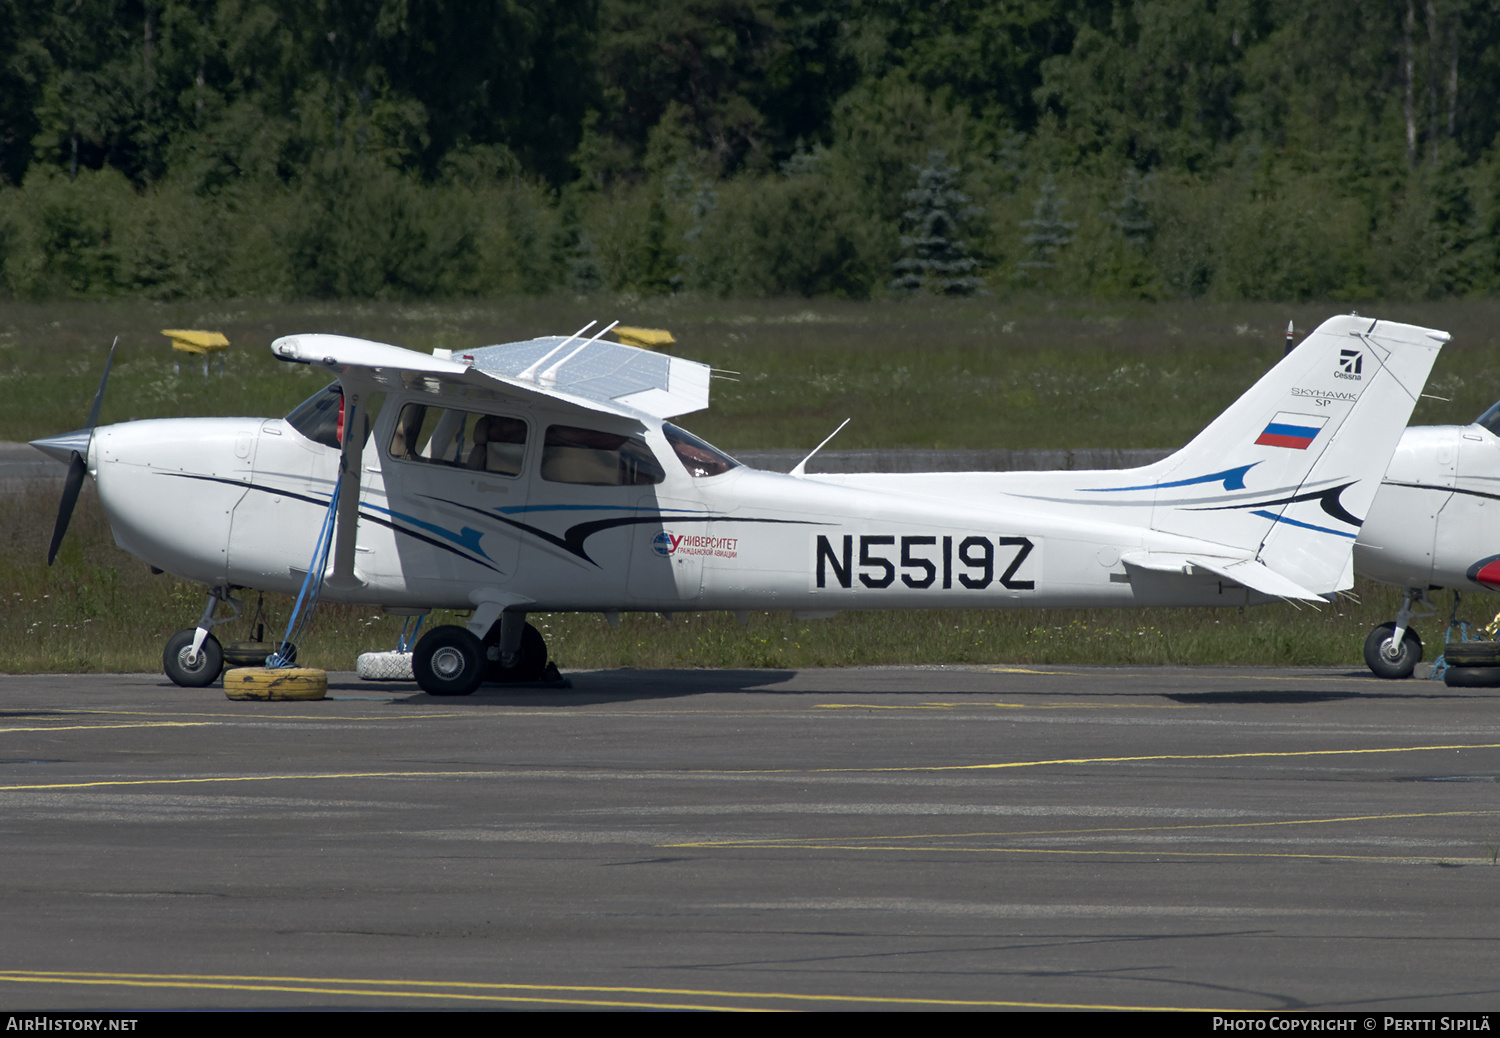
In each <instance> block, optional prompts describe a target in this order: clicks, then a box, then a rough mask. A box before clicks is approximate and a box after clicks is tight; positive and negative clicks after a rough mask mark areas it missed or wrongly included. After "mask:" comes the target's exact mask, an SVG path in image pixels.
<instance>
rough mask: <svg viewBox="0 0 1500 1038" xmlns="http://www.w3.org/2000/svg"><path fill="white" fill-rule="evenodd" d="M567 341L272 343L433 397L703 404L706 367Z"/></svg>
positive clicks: (319, 339) (604, 410) (678, 407)
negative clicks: (458, 350)
mask: <svg viewBox="0 0 1500 1038" xmlns="http://www.w3.org/2000/svg"><path fill="white" fill-rule="evenodd" d="M574 342H575V340H570V339H568V338H566V337H564V336H560V335H556V336H547V337H545V338H541V339H531V340H528V341H526V342H512V343H506V344H504V345H500V346H485V347H482V348H480V349H476V350H473V351H472V352H470V353H466V354H463V355H461V356H460V357H459V358H457V359H455V358H453V357H451V356H450V357H444V356H442V355H441V354H438V355H428V354H425V353H418V352H416V351H415V350H408V349H403V348H402V347H400V346H390V345H387V344H386V343H381V342H371V341H369V340H367V339H354V338H350V337H349V336H345V335H324V334H308V335H288V336H285V337H283V338H280V339H277V340H276V341H275V342H273V343H272V344H271V352H272V353H274V354H275V355H276V356H277V357H278V358H280V359H281V360H287V361H294V362H297V363H302V364H318V365H321V366H322V367H325V368H328V369H329V370H331V371H332V372H333V373H334V374H335V375H343V374H345V373H352V372H351V370H350V369H355V370H356V371H358V373H359V375H360V376H362V377H363V378H364V379H367V380H368V381H370V382H373V383H375V384H377V385H381V386H387V387H390V388H397V387H401V388H405V389H415V390H422V389H427V390H428V391H431V392H436V391H440V387H441V385H442V384H443V383H450V384H455V385H464V386H471V387H475V388H478V389H483V390H487V391H489V392H490V393H493V394H497V395H501V396H513V397H519V398H521V399H527V398H531V399H538V398H540V399H546V400H550V401H561V402H563V403H567V404H572V405H573V406H575V407H579V408H582V409H584V410H587V411H593V412H596V413H601V414H612V415H619V416H621V417H625V418H634V419H637V420H639V419H640V418H641V417H642V416H649V417H651V418H671V417H673V416H675V415H680V414H687V413H688V412H690V411H698V410H701V409H703V408H705V407H707V406H708V380H709V367H708V365H707V364H700V363H698V362H697V361H691V360H684V359H682V358H681V357H667V356H663V355H662V354H659V353H652V352H651V351H650V350H643V349H639V348H638V347H635V346H625V345H622V344H620V343H615V342H600V341H587V342H582V343H577V344H576V345H575V344H574Z"/></svg>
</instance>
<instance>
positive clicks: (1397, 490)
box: [1354, 404, 1500, 678]
mask: <svg viewBox="0 0 1500 1038" xmlns="http://www.w3.org/2000/svg"><path fill="white" fill-rule="evenodd" d="M1497 521H1500V404H1496V405H1495V406H1493V407H1491V408H1490V409H1489V410H1488V411H1486V412H1485V413H1484V414H1482V415H1480V416H1479V417H1478V418H1476V419H1475V420H1474V421H1473V422H1472V423H1471V424H1469V425H1427V426H1416V427H1414V428H1411V429H1407V430H1406V432H1405V433H1404V434H1403V435H1402V437H1401V442H1400V443H1399V445H1398V446H1397V447H1396V453H1395V455H1394V456H1393V457H1392V458H1391V464H1390V468H1388V469H1387V470H1386V474H1385V479H1384V481H1383V482H1382V483H1381V487H1380V492H1379V494H1377V495H1376V497H1375V502H1374V504H1373V505H1372V506H1371V508H1370V513H1369V516H1368V518H1367V519H1366V522H1365V525H1364V527H1363V529H1362V530H1361V531H1360V534H1359V540H1358V541H1356V542H1355V545H1354V566H1355V569H1356V570H1357V571H1358V572H1359V574H1360V576H1363V577H1370V578H1373V579H1375V580H1380V581H1384V582H1385V583H1387V584H1395V585H1396V586H1397V587H1401V588H1405V589H1406V593H1405V596H1404V597H1403V600H1402V603H1401V608H1400V610H1399V611H1398V612H1397V614H1396V619H1395V621H1394V622H1392V623H1385V624H1381V625H1380V626H1378V627H1376V628H1375V629H1374V630H1373V631H1371V632H1370V636H1369V638H1368V639H1367V640H1366V641H1365V663H1366V664H1368V665H1369V667H1370V669H1371V670H1372V671H1374V672H1375V673H1376V674H1377V675H1379V676H1380V677H1383V678H1404V677H1409V676H1410V675H1411V673H1412V671H1413V670H1414V669H1415V668H1416V665H1417V664H1418V663H1419V662H1421V659H1422V642H1421V640H1420V639H1419V638H1418V637H1417V634H1416V632H1415V631H1413V630H1412V628H1411V621H1412V620H1413V619H1414V618H1420V617H1422V616H1431V615H1433V614H1434V613H1435V612H1436V608H1435V607H1434V606H1433V605H1432V604H1431V603H1430V602H1429V601H1428V598H1427V593H1428V592H1429V591H1436V590H1441V589H1443V588H1452V589H1454V590H1455V591H1458V592H1465V591H1490V592H1495V591H1500V555H1497V554H1495V550H1496V548H1497V547H1500V544H1497V540H1500V535H1497V533H1496V529H1495V528H1496V523H1497Z"/></svg>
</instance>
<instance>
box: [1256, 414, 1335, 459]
mask: <svg viewBox="0 0 1500 1038" xmlns="http://www.w3.org/2000/svg"><path fill="white" fill-rule="evenodd" d="M1326 424H1328V416H1327V415H1310V414H1293V413H1292V412H1290V411H1279V412H1277V414H1276V417H1275V418H1272V419H1271V421H1270V423H1269V424H1267V426H1266V430H1265V432H1263V433H1261V434H1260V438H1259V439H1257V440H1256V441H1255V442H1256V443H1257V444H1259V445H1261V446H1265V447H1290V448H1292V449H1293V450H1299V451H1305V450H1307V448H1308V447H1310V446H1312V442H1313V440H1315V439H1317V438H1318V433H1320V432H1322V431H1323V426H1324V425H1326Z"/></svg>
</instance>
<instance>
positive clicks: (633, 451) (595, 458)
mask: <svg viewBox="0 0 1500 1038" xmlns="http://www.w3.org/2000/svg"><path fill="white" fill-rule="evenodd" d="M666 476H667V474H666V472H665V470H663V469H662V467H661V463H660V462H658V461H657V460H656V455H654V454H652V453H651V448H650V447H648V446H646V441H645V440H642V439H639V438H638V437H635V436H625V435H622V434H621V433H611V432H603V431H602V430H599V429H581V428H578V427H576V426H572V425H552V426H548V427H547V438H546V441H545V442H544V443H543V444H542V478H543V479H545V480H547V481H548V482H549V483H581V484H584V485H587V486H598V487H638V486H650V485H653V484H656V483H660V482H661V481H662V480H663V479H665V478H666Z"/></svg>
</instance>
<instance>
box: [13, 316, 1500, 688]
mask: <svg viewBox="0 0 1500 1038" xmlns="http://www.w3.org/2000/svg"><path fill="white" fill-rule="evenodd" d="M1368 310H1369V312H1371V313H1376V312H1378V313H1380V314H1381V315H1382V316H1389V317H1392V318H1395V319H1401V320H1409V321H1413V322H1417V323H1424V324H1430V325H1433V326H1436V327H1442V328H1446V329H1448V330H1450V331H1452V332H1453V333H1454V343H1453V345H1451V346H1450V347H1449V348H1448V349H1447V350H1446V351H1445V352H1444V354H1443V355H1442V357H1441V358H1440V360H1439V362H1438V367H1437V370H1436V371H1435V373H1434V376H1433V379H1432V381H1431V382H1430V383H1429V389H1428V391H1429V393H1431V394H1433V395H1434V396H1435V397H1441V398H1444V399H1427V400H1424V401H1422V403H1421V404H1420V405H1419V408H1418V412H1417V416H1416V417H1415V418H1414V419H1413V421H1414V422H1417V423H1423V424H1433V423H1442V422H1455V421H1456V422H1467V421H1470V420H1472V419H1473V417H1474V416H1475V415H1477V414H1478V413H1479V412H1480V411H1482V410H1483V409H1484V408H1485V407H1487V406H1488V405H1489V404H1490V403H1491V402H1492V396H1493V395H1496V394H1497V393H1500V304H1495V303H1490V302H1463V303H1453V304H1444V305H1442V306H1438V305H1436V304H1432V305H1417V304H1406V305H1402V306H1393V307H1385V308H1376V307H1368ZM1334 312H1336V311H1335V309H1334V308H1332V307H1327V306H1325V307H1315V306H1306V305H1298V306H1290V307H1289V306H1268V305H1259V306H1256V305H1250V304H1236V305H1233V306H1225V305H1215V304H1207V303H1176V304H1158V305H1152V306H1148V305H1145V304H1130V305H1113V306H1111V305H1105V304H1076V305H1064V304H1049V303H1045V302H1041V301H1037V302H1031V303H1020V304H1017V303H1014V302H1012V303H1006V304H1001V303H999V302H996V301H993V300H981V301H977V302H974V301H968V302H962V303H943V302H933V301H915V302H906V303H865V304H853V303H849V304H833V303H821V302H820V303H816V304H814V303H807V302H802V301H797V302H788V301H768V302H762V303H753V302H752V303H746V302H738V303H728V302H704V301H694V300H682V299H675V298H672V299H663V300H649V301H629V300H621V301H616V303H615V304H614V305H612V306H611V305H608V304H606V303H603V302H601V301H599V300H597V299H596V300H590V301H588V303H586V304H585V303H579V302H574V301H568V300H540V301H538V300H526V301H518V302H505V303H500V302H493V303H474V304H463V303H461V304H453V305H450V306H436V305H434V306H420V307H411V306H405V307H403V306H397V305H394V304H381V305H354V304H339V305H332V304H321V305H320V304H299V305H293V306H276V305H273V304H268V303H254V304H248V303H247V304H211V305H207V304H205V305H198V304H147V303H138V302H116V303H108V304H105V303H68V304H56V305H51V306H40V305H37V306H16V305H6V306H5V307H4V308H0V439H11V440H24V439H31V438H34V437H37V436H40V435H45V434H49V433H56V432H61V431H65V430H68V429H72V428H76V427H77V426H79V425H81V424H82V423H83V420H84V418H85V416H86V414H87V411H88V406H89V402H90V400H91V398H92V396H93V392H94V389H95V387H96V386H97V383H98V372H99V369H100V367H101V366H102V363H103V358H104V354H105V351H106V350H107V348H108V344H109V340H110V339H111V338H112V337H113V336H114V335H116V334H118V335H120V337H121V350H120V354H119V357H118V359H117V362H116V370H115V374H114V375H113V376H112V378H111V381H110V388H109V394H108V396H107V397H106V401H105V405H104V412H103V418H102V420H103V421H104V422H113V421H124V420H127V419H131V418H146V417H165V416H175V415H197V414H246V413H249V414H266V415H273V414H281V413H284V412H285V411H287V410H288V409H289V408H290V407H291V406H293V405H294V404H295V403H296V402H297V401H299V400H301V399H302V398H304V397H306V396H307V395H309V394H310V393H311V392H313V391H314V390H315V389H316V388H318V387H319V386H321V385H322V384H323V381H324V377H323V376H322V375H320V374H318V373H316V372H312V371H310V370H309V369H308V368H306V367H304V366H299V365H283V364H278V363H277V362H276V361H275V360H273V359H272V358H271V356H270V353H269V351H268V350H267V349H266V346H267V345H268V344H269V342H270V340H271V339H272V338H274V337H275V336H277V335H282V334H288V333H291V332H295V331H308V330H312V331H340V332H345V333H348V334H354V335H361V336H366V337H370V338H376V339H382V340H386V341H394V342H397V343H401V344H403V345H408V346H411V347H414V348H420V349H430V348H433V347H437V346H442V347H448V348H455V347H457V348H463V347H469V346H474V345H479V344H484V343H488V342H499V341H506V340H509V339H515V338H521V337H527V336H531V335H535V334H543V333H547V332H555V331H559V330H562V331H571V330H573V329H574V328H576V327H578V325H580V324H582V323H583V322H584V320H586V319H588V318H589V317H591V316H594V315H596V314H602V315H604V316H605V317H606V318H607V319H608V318H612V317H614V316H619V317H621V319H622V321H623V322H624V323H627V324H632V323H633V324H644V325H648V326H652V327H664V328H668V329H670V330H671V331H673V333H674V334H675V335H676V336H677V338H678V340H679V342H680V346H679V347H678V348H677V349H678V352H680V353H681V354H682V355H685V356H690V357H693V358H696V359H701V360H704V361H707V362H709V363H712V364H713V365H714V366H715V367H717V368H721V369H726V370H729V371H734V372H738V373H739V374H738V375H737V376H736V377H737V379H738V381H729V380H727V379H726V380H724V381H716V382H715V386H714V406H713V408H712V409H711V410H709V411H708V412H705V413H703V414H701V415H694V416H689V418H688V419H687V420H686V422H685V424H687V425H689V426H690V427H692V428H693V429H694V430H695V431H698V432H700V433H701V434H703V435H705V436H706V437H707V438H709V439H710V440H713V441H714V442H716V443H718V444H720V445H721V446H723V447H725V448H727V449H729V450H731V451H733V450H735V449H749V448H755V447H766V448H774V447H804V446H805V447H809V448H810V447H811V446H812V445H813V444H815V443H816V442H817V441H818V440H820V439H822V437H823V436H825V435H827V433H828V432H829V431H831V429H832V428H833V426H834V425H835V424H836V423H837V422H838V421H841V420H842V419H843V418H845V417H853V419H854V421H853V423H851V425H850V426H849V428H847V429H846V430H845V431H844V432H843V433H842V434H840V437H839V439H838V440H837V441H835V442H836V445H837V446H838V447H840V448H843V449H853V448H861V447H865V448H870V447H948V448H976V447H1015V448H1022V447H1046V446H1050V447H1092V446H1113V447H1160V446H1175V445H1177V444H1180V443H1182V442H1185V441H1186V440H1187V439H1188V438H1189V437H1190V436H1191V435H1192V434H1193V433H1195V432H1197V431H1198V429H1199V428H1201V427H1202V426H1203V425H1204V424H1206V423H1207V421H1208V420H1209V419H1211V418H1212V417H1213V416H1214V415H1215V414H1217V413H1218V412H1219V411H1220V410H1222V409H1223V407H1225V406H1226V405H1227V404H1228V403H1229V402H1230V401H1231V400H1233V399H1234V398H1235V397H1236V396H1237V395H1238V394H1239V393H1241V392H1242V391H1243V390H1244V389H1245V388H1246V387H1248V386H1249V385H1250V383H1251V382H1253V381H1254V380H1255V379H1256V378H1257V377H1258V376H1259V375H1260V374H1261V373H1262V372H1263V371H1264V370H1265V368H1266V367H1268V366H1269V365H1270V364H1271V363H1273V362H1274V361H1275V360H1276V358H1278V357H1279V356H1280V355H1281V351H1282V342H1283V337H1282V331H1283V330H1284V328H1285V326H1286V321H1287V320H1288V318H1291V319H1294V320H1295V322H1296V326H1297V328H1298V330H1299V332H1302V331H1307V330H1310V329H1311V328H1312V327H1314V326H1316V324H1317V323H1318V322H1319V321H1320V320H1322V319H1323V318H1325V317H1326V316H1328V315H1330V314H1331V313H1334ZM169 327H200V328H211V329H215V330H221V331H224V332H225V333H226V334H227V335H228V336H229V338H230V340H231V342H232V343H233V344H234V345H233V347H232V348H231V350H230V351H229V354H228V356H227V358H226V360H225V364H224V374H223V375H222V376H221V375H220V374H219V373H218V363H217V361H214V362H211V364H210V371H209V374H208V375H207V377H205V376H204V374H203V370H202V366H201V362H197V361H194V360H192V359H191V358H184V359H182V360H181V362H180V363H178V362H176V361H174V357H173V354H172V352H171V350H170V349H169V348H168V346H167V341H166V339H164V338H163V337H161V335H160V334H159V330H160V329H162V328H169ZM55 508H56V503H55V500H54V499H53V498H52V497H50V496H48V495H40V494H33V495H29V496H24V497H15V498H10V499H5V500H0V531H3V533H0V588H3V594H4V603H3V605H0V670H4V671H28V670H154V669H156V668H158V667H159V666H160V653H161V647H162V644H163V642H164V641H165V640H166V638H167V637H168V636H169V635H170V634H171V633H172V632H174V631H176V630H178V629H181V628H183V627H187V626H190V625H191V624H192V623H193V622H194V621H195V620H196V618H197V615H198V612H199V611H200V610H201V608H202V603H203V593H202V589H200V588H197V587H194V586H190V585H184V584H181V583H179V582H177V581H174V580H173V579H172V578H170V577H165V576H151V575H150V574H149V573H148V571H147V568H146V566H145V564H144V563H142V562H140V561H139V560H136V559H134V558H132V557H130V556H127V555H125V554H124V553H122V552H120V551H119V550H118V549H116V548H115V547H114V546H113V544H112V541H111V540H110V536H109V533H108V529H107V526H106V525H105V523H104V520H103V516H102V514H101V513H100V511H99V508H98V505H97V501H96V500H95V499H94V498H93V495H92V490H91V489H89V490H87V491H86V492H85V495H84V499H83V502H82V503H81V505H80V508H79V512H78V514H77V515H76V516H75V518H74V522H73V527H72V529H71V531H70V533H69V539H68V542H67V544H66V545H65V547H64V550H63V552H62V555H61V556H60V557H59V560H58V564H57V565H56V566H55V567H54V568H53V569H51V570H48V569H47V567H46V566H45V564H44V562H43V557H44V552H45V547H46V542H47V538H48V536H49V535H50V531H51V525H52V519H53V515H54V513H55ZM1356 594H1357V595H1358V596H1359V601H1358V602H1356V601H1353V600H1350V601H1344V602H1340V603H1338V604H1336V605H1332V606H1327V607H1324V608H1322V609H1318V610H1312V609H1309V608H1300V609H1299V608H1296V607H1292V606H1270V607H1262V608H1259V609H1251V610H1243V611H1242V610H1145V611H1075V610H1045V611H1036V612H1018V613H1005V612H993V613H981V612H932V613H917V614H909V613H864V614H861V613H846V614H841V615H840V616H838V617H835V618H834V619H831V620H824V621H814V622H806V621H798V620H796V619H794V618H792V617H791V616H790V615H788V614H757V615H754V616H752V618H751V621H750V623H749V625H748V626H745V627H741V626H739V625H738V624H737V623H736V622H735V620H734V618H733V617H730V616H726V615H724V614H701V615H700V614H681V615H679V616H678V617H677V618H676V620H675V621H671V622H669V621H667V620H665V619H663V618H661V617H658V616H655V615H654V614H652V615H640V616H627V617H625V618H624V619H623V620H622V622H621V624H620V626H619V627H618V628H610V627H608V626H607V625H606V624H605V623H604V622H603V620H602V618H601V617H599V616H597V615H592V614H589V615H579V616H564V615H552V616H543V617H539V618H536V622H537V623H538V626H540V627H542V628H543V629H544V631H545V633H546V634H547V636H548V641H549V645H550V646H551V649H552V652H553V655H554V657H555V658H557V659H558V660H559V661H560V662H561V663H562V664H563V665H565V666H577V667H617V666H635V667H664V666H711V667H729V666H770V667H782V666H798V667H805V666H835V665H847V664H855V663H999V664H1020V665H1024V664H1030V663H1120V664H1163V663H1267V664H1269V663H1276V664H1293V663H1296V664H1345V665H1348V666H1350V667H1357V666H1358V665H1359V649H1360V645H1361V644H1362V642H1363V640H1364V636H1365V634H1366V632H1367V631H1368V630H1369V628H1370V627H1371V626H1372V625H1374V624H1375V623H1378V622H1381V621H1383V620H1386V619H1389V618H1390V616H1391V615H1393V613H1394V610H1395V606H1396V594H1395V591H1394V589H1389V588H1382V587H1379V586H1376V585H1366V584H1363V583H1362V584H1361V585H1360V586H1359V587H1357V588H1356ZM254 604H255V603H254V598H253V596H252V597H251V599H250V601H249V606H250V610H251V611H253V609H254ZM288 606H289V602H288V601H287V600H286V599H285V598H283V597H281V596H267V599H266V608H267V611H268V613H269V614H270V615H269V619H268V622H267V630H268V632H279V630H280V626H281V625H284V624H285V622H286V612H287V609H288ZM1481 608H1482V604H1481ZM1472 618H1473V619H1488V617H1487V616H1485V617H1478V616H1475V617H1472ZM248 619H249V618H248V616H247V618H246V620H245V621H243V622H242V623H241V624H239V625H229V626H227V627H226V628H221V629H220V630H219V631H217V632H216V633H219V634H221V635H222V637H223V638H224V640H240V639H244V638H248V637H250V636H251V633H250V630H249V628H248ZM429 622H442V618H441V617H434V619H433V621H429ZM397 628H398V624H397V623H396V621H394V620H392V619H391V618H388V617H383V616H381V615H380V614H379V613H378V612H377V611H375V610H370V609H354V608H343V607H336V608H326V609H324V610H323V611H322V612H321V613H320V615H319V618H318V621H317V627H316V629H315V631H314V633H313V636H312V638H311V639H310V640H309V641H308V642H307V644H306V645H305V646H304V652H303V656H302V659H303V660H304V661H305V662H307V663H309V664H313V665H319V666H326V667H330V668H346V667H350V666H352V664H353V660H354V656H355V655H356V654H357V653H358V652H360V651H364V650H367V649H383V648H390V647H392V646H393V645H394V643H395V640H396V632H397ZM1422 633H1423V634H1424V635H1425V636H1427V638H1428V639H1429V641H1432V640H1434V639H1438V638H1440V637H1441V632H1440V630H1439V629H1438V628H1437V627H1435V626H1432V624H1431V622H1429V625H1428V627H1427V628H1424V629H1423V632H1422Z"/></svg>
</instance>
